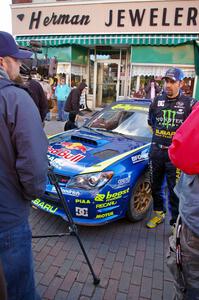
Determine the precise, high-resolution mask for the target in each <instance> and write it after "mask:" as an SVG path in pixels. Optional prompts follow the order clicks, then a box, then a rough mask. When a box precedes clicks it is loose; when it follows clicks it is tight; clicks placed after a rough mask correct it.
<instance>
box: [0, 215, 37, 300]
mask: <svg viewBox="0 0 199 300" xmlns="http://www.w3.org/2000/svg"><path fill="white" fill-rule="evenodd" d="M31 239H32V234H31V230H30V228H29V224H28V221H24V222H23V223H21V224H20V225H18V226H16V227H14V228H12V229H10V230H8V231H6V232H1V233H0V258H1V261H2V265H3V269H4V274H5V278H6V283H7V290H8V300H39V299H40V297H39V296H38V295H37V293H36V290H35V281H34V270H33V257H32V247H31Z"/></svg>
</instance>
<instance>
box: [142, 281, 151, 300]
mask: <svg viewBox="0 0 199 300" xmlns="http://www.w3.org/2000/svg"><path fill="white" fill-rule="evenodd" d="M151 290H152V278H150V277H142V284H141V289H140V296H141V297H143V298H147V299H151Z"/></svg>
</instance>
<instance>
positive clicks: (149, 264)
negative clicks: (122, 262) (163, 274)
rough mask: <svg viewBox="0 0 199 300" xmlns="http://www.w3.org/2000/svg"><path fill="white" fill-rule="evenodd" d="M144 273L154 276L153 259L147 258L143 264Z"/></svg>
mask: <svg viewBox="0 0 199 300" xmlns="http://www.w3.org/2000/svg"><path fill="white" fill-rule="evenodd" d="M143 275H144V276H147V277H152V276H153V260H151V259H150V260H149V259H145V261H144V266H143Z"/></svg>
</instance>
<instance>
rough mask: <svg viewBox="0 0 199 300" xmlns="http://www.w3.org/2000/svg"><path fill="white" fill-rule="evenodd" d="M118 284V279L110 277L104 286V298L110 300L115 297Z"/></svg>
mask: <svg viewBox="0 0 199 300" xmlns="http://www.w3.org/2000/svg"><path fill="white" fill-rule="evenodd" d="M118 285H119V281H118V280H115V279H110V280H109V283H108V286H107V288H106V291H105V294H104V300H110V299H115V297H116V294H117V288H118Z"/></svg>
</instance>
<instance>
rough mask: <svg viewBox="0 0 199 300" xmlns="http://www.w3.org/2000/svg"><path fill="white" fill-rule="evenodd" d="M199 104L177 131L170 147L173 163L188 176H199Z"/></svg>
mask: <svg viewBox="0 0 199 300" xmlns="http://www.w3.org/2000/svg"><path fill="white" fill-rule="evenodd" d="M198 116H199V103H197V104H195V105H194V107H193V109H192V113H191V114H190V115H189V117H188V118H187V119H186V120H185V122H184V123H183V124H182V125H181V126H180V127H179V128H178V130H177V131H176V133H175V135H174V137H173V140H172V144H171V146H170V147H169V157H170V159H171V161H172V163H173V164H174V165H175V166H176V167H177V168H179V169H180V170H182V171H183V172H184V173H186V174H190V175H193V174H199V155H198V151H199V131H198V128H199V117H198Z"/></svg>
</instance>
